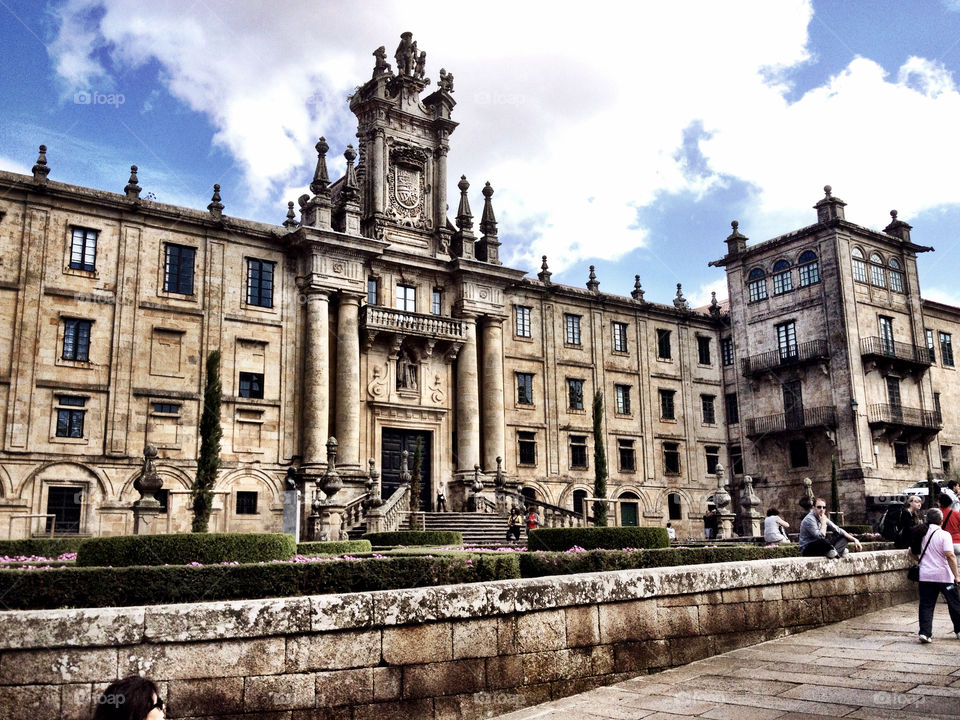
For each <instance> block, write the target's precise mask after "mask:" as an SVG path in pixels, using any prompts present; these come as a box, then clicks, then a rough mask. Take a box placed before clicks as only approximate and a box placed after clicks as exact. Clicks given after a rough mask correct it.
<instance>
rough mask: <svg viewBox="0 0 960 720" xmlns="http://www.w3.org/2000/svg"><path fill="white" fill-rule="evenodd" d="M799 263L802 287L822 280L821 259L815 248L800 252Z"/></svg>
mask: <svg viewBox="0 0 960 720" xmlns="http://www.w3.org/2000/svg"><path fill="white" fill-rule="evenodd" d="M797 264H798V265H799V266H800V267H799V270H800V287H806V286H807V285H813V284H814V283H818V282H820V261H819V260H818V259H817V254H816V253H815V252H814V251H813V250H806V251H804V252H802V253H800V258H799V260H797Z"/></svg>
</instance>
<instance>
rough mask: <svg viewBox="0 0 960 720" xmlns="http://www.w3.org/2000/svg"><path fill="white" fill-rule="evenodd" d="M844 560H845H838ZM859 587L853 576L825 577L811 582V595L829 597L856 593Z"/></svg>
mask: <svg viewBox="0 0 960 720" xmlns="http://www.w3.org/2000/svg"><path fill="white" fill-rule="evenodd" d="M838 562H844V561H842V560H841V561H838ZM856 592H857V587H856V585H854V582H853V578H852V577H834V578H824V579H823V580H817V581H816V582H811V583H810V595H811V597H828V596H838V595H855V594H856Z"/></svg>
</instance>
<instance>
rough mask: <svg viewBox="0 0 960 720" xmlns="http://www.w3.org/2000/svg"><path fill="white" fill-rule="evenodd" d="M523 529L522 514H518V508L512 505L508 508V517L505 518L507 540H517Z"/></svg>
mask: <svg viewBox="0 0 960 720" xmlns="http://www.w3.org/2000/svg"><path fill="white" fill-rule="evenodd" d="M521 530H523V515H521V514H520V508H518V507H516V506H514V507H513V508H511V509H510V519H509V520H507V538H506V539H507V540H511V539H512V540H519V539H520V531H521Z"/></svg>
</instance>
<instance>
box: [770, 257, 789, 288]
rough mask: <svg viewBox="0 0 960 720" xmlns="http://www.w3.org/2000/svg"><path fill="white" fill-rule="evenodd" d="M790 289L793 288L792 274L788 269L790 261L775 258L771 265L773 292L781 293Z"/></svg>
mask: <svg viewBox="0 0 960 720" xmlns="http://www.w3.org/2000/svg"><path fill="white" fill-rule="evenodd" d="M790 290H793V275H792V274H791V271H790V263H789V262H787V261H786V260H777V262H776V263H775V264H774V266H773V294H774V295H783V293H785V292H789V291H790Z"/></svg>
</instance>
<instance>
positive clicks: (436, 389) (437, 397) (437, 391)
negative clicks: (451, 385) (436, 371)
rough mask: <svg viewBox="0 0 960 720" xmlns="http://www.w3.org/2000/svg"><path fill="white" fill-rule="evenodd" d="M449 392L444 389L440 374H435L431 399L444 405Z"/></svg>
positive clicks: (436, 403) (431, 386) (431, 387)
mask: <svg viewBox="0 0 960 720" xmlns="http://www.w3.org/2000/svg"><path fill="white" fill-rule="evenodd" d="M446 397H447V394H446V393H445V392H444V391H443V383H442V382H441V380H440V375H434V377H433V382H432V383H431V384H430V399H431V400H432V401H433V403H434V404H435V405H442V404H443V401H444V399H445V398H446Z"/></svg>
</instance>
